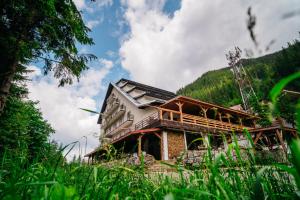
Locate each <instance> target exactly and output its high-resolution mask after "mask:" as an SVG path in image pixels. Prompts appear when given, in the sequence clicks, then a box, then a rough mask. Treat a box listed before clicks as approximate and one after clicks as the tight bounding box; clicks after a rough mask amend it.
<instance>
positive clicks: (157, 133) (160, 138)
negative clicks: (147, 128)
mask: <svg viewBox="0 0 300 200" xmlns="http://www.w3.org/2000/svg"><path fill="white" fill-rule="evenodd" d="M153 134H154V135H156V136H157V137H158V138H159V139H160V140H161V139H162V138H161V136H160V135H159V134H158V133H156V132H154V133H153Z"/></svg>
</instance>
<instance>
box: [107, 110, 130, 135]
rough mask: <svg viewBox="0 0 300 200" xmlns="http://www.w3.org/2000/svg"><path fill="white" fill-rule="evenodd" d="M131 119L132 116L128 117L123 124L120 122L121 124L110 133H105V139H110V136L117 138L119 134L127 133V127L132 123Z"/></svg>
mask: <svg viewBox="0 0 300 200" xmlns="http://www.w3.org/2000/svg"><path fill="white" fill-rule="evenodd" d="M133 118H134V117H133V115H130V116H129V117H128V118H127V119H126V120H125V121H124V122H122V123H121V124H119V125H118V126H117V127H116V128H114V129H113V130H111V131H110V132H108V133H106V134H105V135H106V136H107V137H111V136H117V135H118V134H119V133H121V132H123V133H125V132H128V130H129V127H130V126H131V125H132V123H133ZM121 136H122V135H121ZM121 136H120V137H121Z"/></svg>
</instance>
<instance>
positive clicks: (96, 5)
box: [73, 0, 113, 13]
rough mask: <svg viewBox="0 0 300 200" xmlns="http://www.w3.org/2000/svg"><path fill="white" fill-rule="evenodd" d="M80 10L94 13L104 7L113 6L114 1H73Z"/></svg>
mask: <svg viewBox="0 0 300 200" xmlns="http://www.w3.org/2000/svg"><path fill="white" fill-rule="evenodd" d="M73 2H74V3H75V5H76V7H77V9H78V10H81V11H82V10H86V11H87V12H89V13H93V12H95V11H96V10H100V9H101V8H103V7H108V6H112V5H113V0H96V1H91V0H73Z"/></svg>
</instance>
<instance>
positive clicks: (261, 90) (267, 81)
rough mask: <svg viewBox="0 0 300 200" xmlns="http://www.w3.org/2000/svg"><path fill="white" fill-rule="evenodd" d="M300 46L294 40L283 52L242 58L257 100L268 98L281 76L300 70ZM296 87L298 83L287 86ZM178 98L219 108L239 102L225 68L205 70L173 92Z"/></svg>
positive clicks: (228, 72) (239, 98) (230, 73)
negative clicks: (194, 99) (214, 105)
mask: <svg viewBox="0 0 300 200" xmlns="http://www.w3.org/2000/svg"><path fill="white" fill-rule="evenodd" d="M299 62H300V43H299V41H298V40H295V41H294V42H293V44H289V47H288V48H287V49H283V50H281V51H279V52H276V53H273V54H269V55H266V56H263V57H259V58H253V59H243V60H242V63H243V65H244V68H245V70H246V72H247V74H248V75H249V76H250V80H251V82H252V86H253V88H254V90H255V92H256V94H257V96H258V97H259V98H260V99H268V94H269V91H270V90H271V88H272V87H273V86H274V85H275V83H276V82H278V80H280V79H281V78H283V77H284V76H286V75H288V74H291V73H293V72H295V71H299V70H300V63H299ZM289 87H290V89H292V90H298V91H299V88H300V81H298V82H295V83H293V84H292V85H290V86H289ZM177 94H178V95H185V96H190V97H193V98H196V99H200V100H203V101H208V102H211V103H215V104H218V105H223V106H232V105H236V104H240V103H241V101H242V100H241V96H240V93H239V89H238V85H237V82H236V81H235V79H234V76H233V73H232V72H231V70H230V69H229V68H228V67H227V68H222V69H219V70H214V71H209V72H207V73H205V74H203V75H202V76H201V77H199V78H198V79H197V80H195V81H194V82H192V83H191V84H188V85H186V86H185V87H183V88H181V89H179V90H178V91H177Z"/></svg>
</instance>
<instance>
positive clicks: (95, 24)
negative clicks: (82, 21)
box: [86, 19, 103, 29]
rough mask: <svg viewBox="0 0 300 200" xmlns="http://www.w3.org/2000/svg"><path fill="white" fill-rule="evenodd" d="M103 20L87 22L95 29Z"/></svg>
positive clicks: (87, 24)
mask: <svg viewBox="0 0 300 200" xmlns="http://www.w3.org/2000/svg"><path fill="white" fill-rule="evenodd" d="M102 21H103V19H102V20H90V21H88V22H87V23H86V26H87V27H88V28H90V29H93V28H94V27H96V26H98V25H99V24H100V23H101V22H102Z"/></svg>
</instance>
